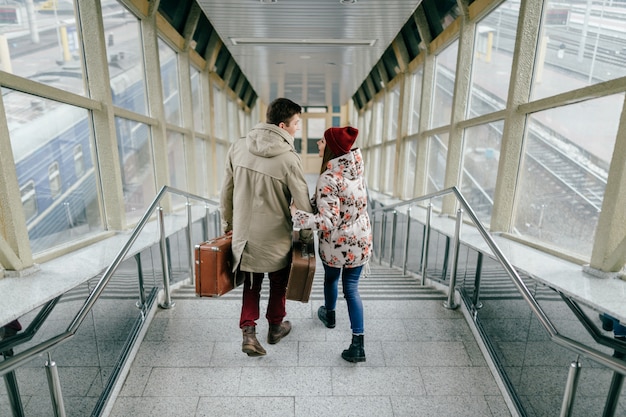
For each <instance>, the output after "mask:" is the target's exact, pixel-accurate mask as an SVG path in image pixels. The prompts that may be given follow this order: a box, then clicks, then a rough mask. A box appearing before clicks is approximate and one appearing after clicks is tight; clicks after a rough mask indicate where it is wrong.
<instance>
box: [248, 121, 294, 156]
mask: <svg viewBox="0 0 626 417" xmlns="http://www.w3.org/2000/svg"><path fill="white" fill-rule="evenodd" d="M246 144H247V145H248V150H249V151H250V153H252V154H253V155H257V156H260V157H263V158H272V157H274V156H276V155H280V154H283V153H285V152H291V151H293V150H294V149H295V148H294V147H293V137H291V135H290V134H289V133H287V131H286V130H284V129H281V128H280V127H278V126H276V125H273V124H269V123H259V124H257V125H256V126H254V127H253V128H252V130H250V132H249V133H248V135H247V136H246Z"/></svg>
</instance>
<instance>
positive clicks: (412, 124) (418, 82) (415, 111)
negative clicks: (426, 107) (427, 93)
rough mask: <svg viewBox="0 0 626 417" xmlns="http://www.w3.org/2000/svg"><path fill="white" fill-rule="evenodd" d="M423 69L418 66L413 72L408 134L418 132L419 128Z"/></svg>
mask: <svg viewBox="0 0 626 417" xmlns="http://www.w3.org/2000/svg"><path fill="white" fill-rule="evenodd" d="M423 73H424V70H423V68H421V67H420V69H418V70H417V72H416V73H415V74H413V76H412V77H411V78H412V83H413V93H412V94H411V108H410V112H411V113H410V114H411V115H410V116H409V135H412V134H414V133H417V132H419V128H420V110H421V107H422V106H421V104H422V79H423V78H424V77H423V75H424V74H423Z"/></svg>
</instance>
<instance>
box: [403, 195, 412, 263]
mask: <svg viewBox="0 0 626 417" xmlns="http://www.w3.org/2000/svg"><path fill="white" fill-rule="evenodd" d="M410 235H411V205H410V204H409V207H408V208H407V210H406V239H405V240H404V259H403V260H402V274H403V275H406V264H407V262H408V261H409V240H410V239H409V237H410Z"/></svg>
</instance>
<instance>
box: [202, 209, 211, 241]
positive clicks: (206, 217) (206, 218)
mask: <svg viewBox="0 0 626 417" xmlns="http://www.w3.org/2000/svg"><path fill="white" fill-rule="evenodd" d="M210 216H211V208H210V207H209V205H208V204H206V205H205V206H204V221H203V224H204V230H203V232H204V236H202V240H203V241H204V242H206V241H207V240H209V217H210Z"/></svg>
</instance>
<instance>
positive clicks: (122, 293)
mask: <svg viewBox="0 0 626 417" xmlns="http://www.w3.org/2000/svg"><path fill="white" fill-rule="evenodd" d="M137 275H138V270H137V263H136V262H135V259H134V258H130V259H128V260H126V261H124V262H123V263H122V264H121V265H120V267H119V268H118V270H117V271H116V273H115V274H114V275H113V276H112V278H111V280H110V281H109V284H108V285H107V287H106V288H105V289H104V291H103V292H102V294H101V296H100V297H99V298H98V300H97V301H96V303H95V304H94V306H93V309H92V310H91V311H90V312H89V313H88V314H87V316H86V318H85V320H84V321H83V322H82V324H81V326H80V327H79V328H78V330H77V331H76V334H75V335H74V336H73V337H70V338H69V339H68V340H67V341H66V342H65V343H62V344H60V345H58V346H56V347H54V348H52V349H51V350H50V351H49V353H50V355H51V358H52V361H53V362H54V363H55V364H56V366H57V369H58V372H59V376H60V384H61V391H62V394H63V401H64V406H65V407H64V408H65V411H66V415H67V416H68V417H72V416H76V417H84V416H86V415H92V412H94V410H96V409H97V408H98V407H99V406H101V405H102V404H101V396H102V395H103V393H104V392H105V388H106V387H107V386H109V385H110V383H111V382H112V381H111V380H110V378H115V377H116V376H117V373H116V372H114V371H115V367H116V364H117V363H118V361H120V360H121V358H123V357H124V356H125V355H126V353H127V352H126V343H127V340H128V339H129V337H130V336H131V334H132V333H133V331H134V329H135V327H136V326H137V323H138V322H141V321H142V314H141V311H140V309H139V308H138V307H137V305H136V303H137V301H138V300H139V286H138V279H137ZM99 279H100V276H96V277H94V278H92V279H91V280H89V281H87V282H85V283H84V284H82V285H80V286H78V287H76V288H74V289H72V290H70V291H68V292H67V293H65V294H64V295H63V296H62V297H61V299H60V301H59V302H58V304H57V305H56V307H55V308H54V310H53V311H52V312H51V313H50V316H49V317H48V318H47V320H46V321H45V322H44V324H43V325H42V327H41V328H40V329H39V331H38V332H37V333H36V335H35V336H34V337H33V338H32V339H31V340H30V341H28V342H26V343H24V344H22V345H19V346H17V347H15V348H14V353H15V354H18V353H20V352H22V351H24V350H26V349H28V348H30V347H32V346H35V345H37V344H39V343H41V342H44V341H46V340H48V339H50V338H51V337H54V336H56V335H58V334H62V333H64V332H65V331H66V330H67V329H68V327H69V326H70V323H71V321H72V320H73V319H74V317H75V315H76V314H77V313H78V311H79V310H80V309H81V307H82V306H83V304H84V302H85V300H86V298H87V297H88V296H89V294H90V292H91V291H92V290H93V288H94V287H95V286H96V284H97V282H98V280H99ZM38 312H39V310H35V311H32V312H30V313H28V314H26V315H24V316H22V317H20V318H19V321H20V323H21V324H22V326H23V328H24V329H26V327H27V326H28V325H29V324H30V323H31V321H32V320H33V319H34V318H35V316H36V315H37V313H38ZM47 360H48V357H47V355H42V356H35V357H34V358H33V360H31V361H30V362H28V363H27V364H26V365H24V366H22V367H20V368H18V369H17V370H16V371H15V374H16V376H17V381H18V389H19V392H20V397H21V402H22V405H23V408H24V413H25V415H27V416H42V417H43V416H51V415H54V411H53V406H52V401H51V398H50V391H49V388H48V381H47V377H46V370H45V364H46V361H47ZM0 398H2V399H1V400H0V415H7V416H8V415H12V412H11V411H10V406H9V404H8V397H7V396H6V387H5V384H2V386H1V387H0Z"/></svg>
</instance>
